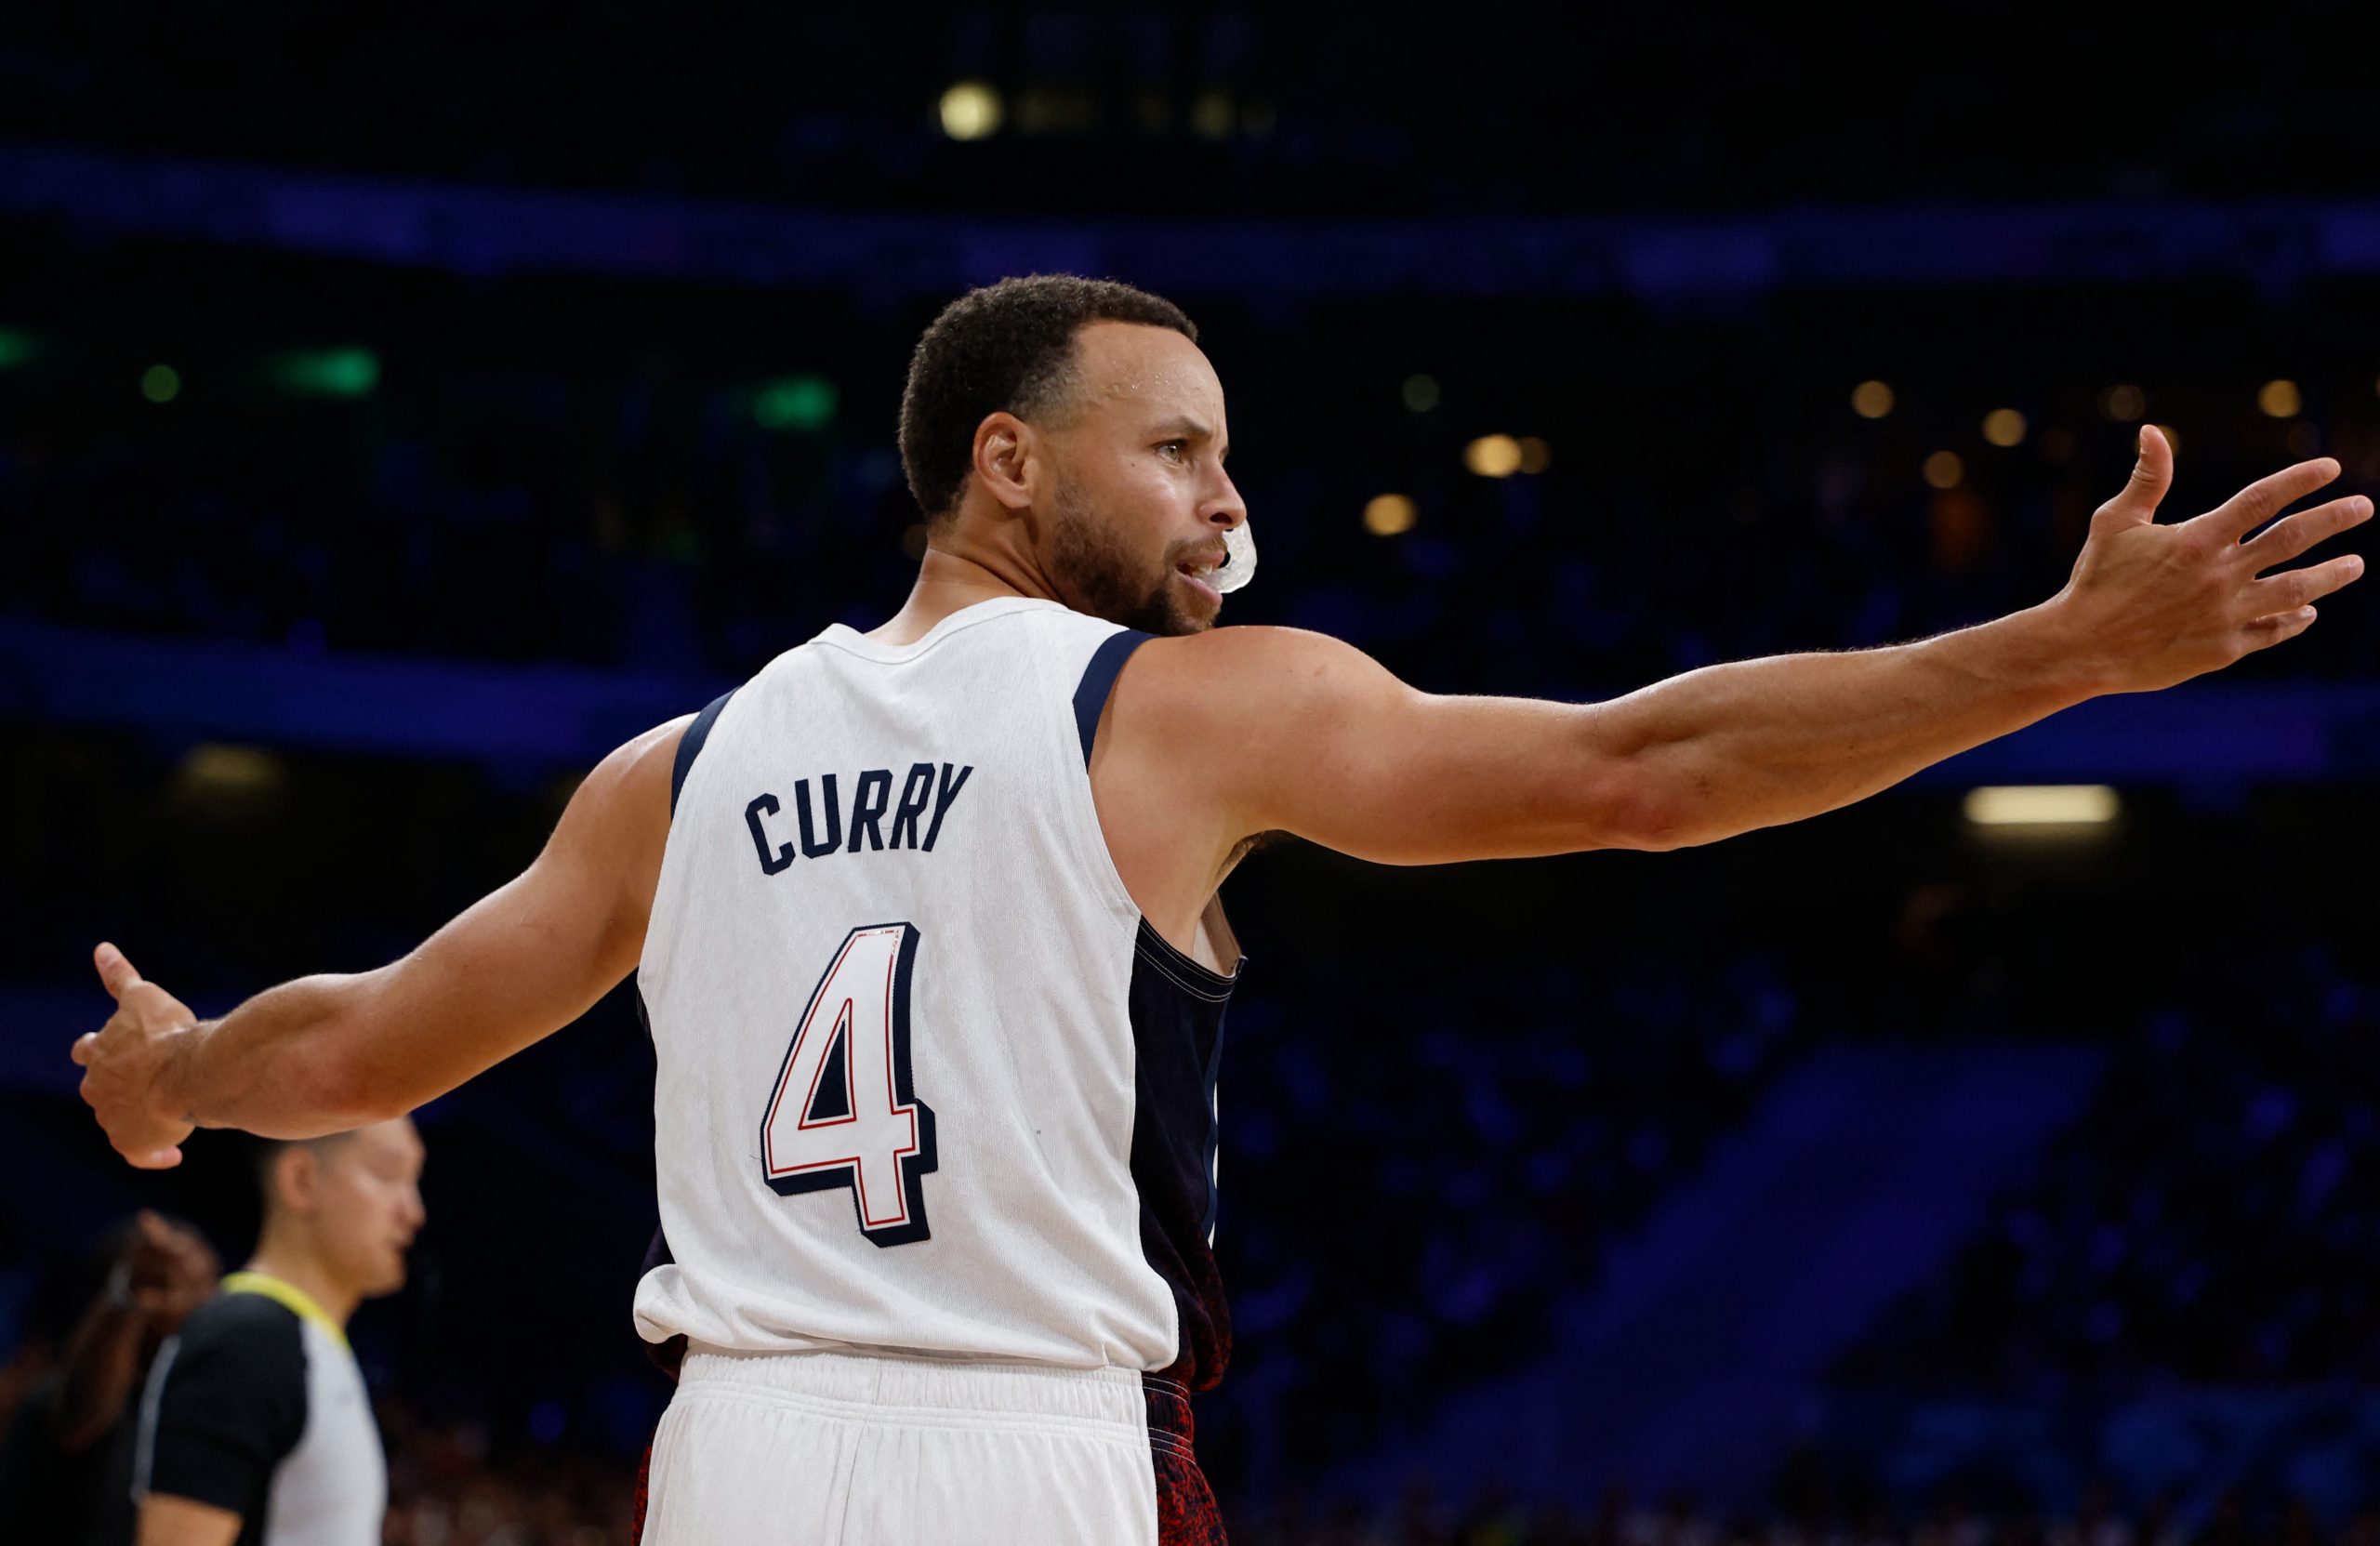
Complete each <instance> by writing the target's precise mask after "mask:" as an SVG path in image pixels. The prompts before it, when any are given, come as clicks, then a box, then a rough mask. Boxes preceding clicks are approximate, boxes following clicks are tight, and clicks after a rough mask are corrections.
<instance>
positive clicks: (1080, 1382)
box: [678, 1342, 1188, 1437]
mask: <svg viewBox="0 0 2380 1546" xmlns="http://www.w3.org/2000/svg"><path fill="white" fill-rule="evenodd" d="M678 1383H679V1386H680V1388H681V1389H682V1390H686V1391H689V1392H693V1391H694V1390H696V1389H698V1388H699V1387H701V1386H704V1385H713V1386H734V1385H741V1386H745V1387H747V1388H754V1389H760V1390H765V1391H773V1392H777V1393H780V1394H787V1395H794V1396H800V1397H804V1398H807V1399H809V1400H813V1401H833V1402H841V1403H845V1404H847V1405H850V1406H853V1407H885V1408H896V1407H897V1408H899V1409H902V1410H904V1411H912V1412H914V1411H942V1412H953V1413H967V1412H976V1413H998V1414H1003V1415H1009V1416H1017V1417H1058V1418H1069V1419H1075V1420H1088V1421H1093V1422H1101V1423H1114V1424H1116V1425H1117V1426H1118V1427H1123V1428H1128V1429H1130V1430H1131V1431H1132V1432H1133V1433H1134V1434H1138V1433H1140V1432H1141V1431H1142V1430H1143V1427H1144V1424H1145V1425H1147V1426H1149V1427H1152V1428H1155V1427H1157V1410H1156V1408H1157V1406H1158V1405H1159V1403H1158V1402H1157V1399H1156V1398H1155V1397H1154V1396H1151V1395H1146V1394H1144V1387H1143V1384H1142V1377H1141V1374H1140V1372H1139V1371H1138V1370H1136V1369H1129V1368H1056V1367H1053V1366H1051V1365H1049V1364H1019V1363H997V1362H979V1361H975V1360H965V1361H961V1360H957V1359H948V1360H945V1359H939V1358H905V1357H901V1356H899V1355H897V1354H854V1353H730V1352H726V1351H723V1350H721V1349H719V1348H711V1347H705V1346H704V1345H703V1344H702V1343H700V1342H696V1343H694V1344H693V1345H692V1346H690V1347H689V1348H688V1349H687V1350H686V1361H685V1363H684V1365H683V1366H682V1367H681V1368H680V1369H679V1371H678ZM1166 1383H1167V1384H1169V1385H1170V1384H1171V1381H1166ZM1151 1388H1152V1389H1154V1387H1151ZM1172 1388H1173V1389H1175V1390H1179V1389H1180V1387H1179V1386H1173V1387H1172ZM1187 1411H1188V1403H1187V1402H1186V1400H1185V1401H1184V1402H1183V1407H1182V1418H1183V1420H1186V1417H1187ZM1158 1431H1160V1432H1166V1433H1173V1432H1175V1431H1176V1426H1175V1418H1174V1414H1173V1413H1172V1412H1171V1411H1170V1410H1169V1412H1168V1413H1167V1420H1166V1422H1165V1424H1164V1426H1163V1427H1162V1428H1161V1429H1159V1430H1158ZM1183 1436H1184V1437H1186V1436H1187V1435H1186V1434H1184V1435H1183Z"/></svg>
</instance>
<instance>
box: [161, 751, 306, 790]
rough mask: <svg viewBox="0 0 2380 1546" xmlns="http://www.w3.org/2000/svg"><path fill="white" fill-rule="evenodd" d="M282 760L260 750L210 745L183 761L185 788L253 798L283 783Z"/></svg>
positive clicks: (182, 772)
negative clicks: (258, 792) (253, 795)
mask: <svg viewBox="0 0 2380 1546" xmlns="http://www.w3.org/2000/svg"><path fill="white" fill-rule="evenodd" d="M281 776H282V765H281V760H280V759H279V758H277V757H275V756H273V754H272V753H271V752H269V751H266V750H264V749H263V748H261V747H240V746H227V745H224V744H221V743H219V742H208V743H205V744H204V745H200V746H195V747H192V748H191V749H190V754H189V755H188V756H187V757H184V758H183V759H182V765H181V770H180V778H181V782H182V784H183V786H185V787H186V788H189V789H191V790H193V791H195V792H198V793H202V794H252V793H255V792H257V791H259V790H263V789H269V788H271V787H272V786H274V785H276V784H278V783H280V782H281Z"/></svg>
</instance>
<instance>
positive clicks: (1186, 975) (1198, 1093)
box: [1128, 919, 1246, 1390]
mask: <svg viewBox="0 0 2380 1546" xmlns="http://www.w3.org/2000/svg"><path fill="white" fill-rule="evenodd" d="M1245 964H1246V963H1245V961H1242V962H1240V963H1238V966H1237V967H1236V969H1235V970H1234V971H1233V973H1232V975H1230V976H1228V977H1226V976H1224V975H1223V974H1222V973H1220V972H1218V971H1213V970H1212V969H1210V968H1209V967H1207V966H1205V965H1203V964H1201V963H1200V962H1198V961H1196V960H1193V959H1191V958H1189V957H1188V956H1186V955H1184V954H1183V952H1182V951H1180V950H1178V949H1176V948H1175V947H1174V946H1173V945H1170V944H1169V943H1167V941H1166V939H1165V938H1164V936H1163V935H1161V934H1159V933H1158V932H1157V931H1156V930H1155V929H1152V928H1151V927H1149V924H1148V921H1147V920H1146V919H1143V920H1142V922H1141V926H1140V931H1139V934H1138V937H1137V938H1136V939H1135V940H1134V941H1133V949H1132V977H1131V986H1130V988H1129V989H1128V993H1129V996H1130V998H1129V1002H1130V1014H1131V1026H1132V1050H1133V1076H1132V1083H1133V1095H1132V1147H1131V1170H1132V1184H1133V1188H1134V1190H1136V1191H1137V1192H1138V1193H1139V1194H1140V1203H1141V1250H1142V1254H1143V1255H1144V1258H1145V1259H1146V1260H1147V1262H1148V1264H1149V1266H1150V1268H1151V1269H1152V1270H1153V1271H1155V1272H1156V1273H1157V1276H1158V1277H1160V1278H1162V1279H1163V1280H1164V1281H1165V1284H1166V1286H1167V1288H1170V1289H1171V1290H1172V1295H1173V1303H1174V1317H1175V1328H1176V1342H1175V1354H1174V1361H1173V1363H1172V1364H1171V1365H1170V1366H1169V1367H1168V1368H1164V1369H1162V1370H1158V1371H1157V1373H1158V1374H1160V1375H1162V1376H1163V1377H1165V1378H1166V1379H1170V1380H1172V1381H1177V1382H1179V1383H1181V1384H1183V1385H1187V1386H1190V1387H1192V1388H1194V1389H1197V1390H1206V1389H1209V1388H1210V1387H1211V1386H1212V1385H1213V1384H1214V1383H1215V1381H1218V1380H1220V1379H1222V1378H1223V1368H1224V1366H1225V1365H1227V1364H1228V1363H1229V1362H1230V1361H1231V1310H1230V1306H1229V1304H1228V1303H1227V1302H1226V1301H1225V1299H1224V1296H1223V1278H1222V1275H1220V1274H1219V1273H1218V1272H1217V1271H1216V1267H1215V1253H1214V1246H1213V1236H1214V1227H1215V1213H1216V1198H1215V1147H1216V1141H1217V1136H1218V1135H1217V1131H1216V1124H1215V1080H1216V1077H1217V1075H1218V1074H1219V1073H1220V1072H1221V1067H1222V1063H1223V1013H1224V1010H1225V1007H1226V1006H1227V1005H1228V1003H1229V1001H1230V999H1231V996H1232V990H1233V989H1234V988H1235V987H1236V986H1238V985H1239V980H1240V975H1241V970H1243V969H1244V967H1245Z"/></svg>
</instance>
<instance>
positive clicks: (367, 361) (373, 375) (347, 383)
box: [273, 349, 380, 397]
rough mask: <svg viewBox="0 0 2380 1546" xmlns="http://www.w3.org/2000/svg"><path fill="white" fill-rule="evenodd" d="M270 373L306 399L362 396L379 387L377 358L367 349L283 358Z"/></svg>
mask: <svg viewBox="0 0 2380 1546" xmlns="http://www.w3.org/2000/svg"><path fill="white" fill-rule="evenodd" d="M273 374H274V375H275V376H276V377H279V379H280V381H281V384H282V385H283V386H284V387H286V388H288V389H289V390H291V391H293V392H298V393H300V394H302V395H304V396H307V397H364V396H367V395H368V394H369V393H370V392H371V390H372V389H373V388H375V387H377V386H378V385H379V384H380V357H379V356H378V355H377V354H375V353H373V352H372V351H371V350H368V349H320V350H304V351H302V352H299V353H296V354H284V355H283V356H282V357H281V358H280V360H279V361H277V362H276V363H275V364H274V369H273Z"/></svg>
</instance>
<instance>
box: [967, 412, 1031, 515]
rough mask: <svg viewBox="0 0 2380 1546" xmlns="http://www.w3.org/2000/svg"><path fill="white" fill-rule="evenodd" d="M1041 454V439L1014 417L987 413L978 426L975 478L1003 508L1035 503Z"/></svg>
mask: <svg viewBox="0 0 2380 1546" xmlns="http://www.w3.org/2000/svg"><path fill="white" fill-rule="evenodd" d="M1040 455H1041V445H1040V437H1039V436H1038V435H1037V434H1036V433H1035V432H1034V429H1033V426H1031V425H1029V424H1027V423H1025V420H1023V419H1021V418H1019V417H1017V416H1015V415H1014V414H1010V413H998V414H988V415H986V416H985V418H984V422H983V423H981V424H978V425H977V426H975V478H976V481H977V482H981V483H982V484H983V485H984V487H985V489H986V490H988V491H989V492H990V494H991V496H992V497H993V498H994V499H995V500H997V501H998V503H999V506H1000V508H1001V509H1005V510H1010V511H1015V510H1021V509H1025V507H1026V506H1027V505H1030V504H1031V503H1032V502H1033V490H1032V485H1031V477H1032V468H1033V463H1034V462H1035V461H1036V460H1038V458H1039V456H1040Z"/></svg>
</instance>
